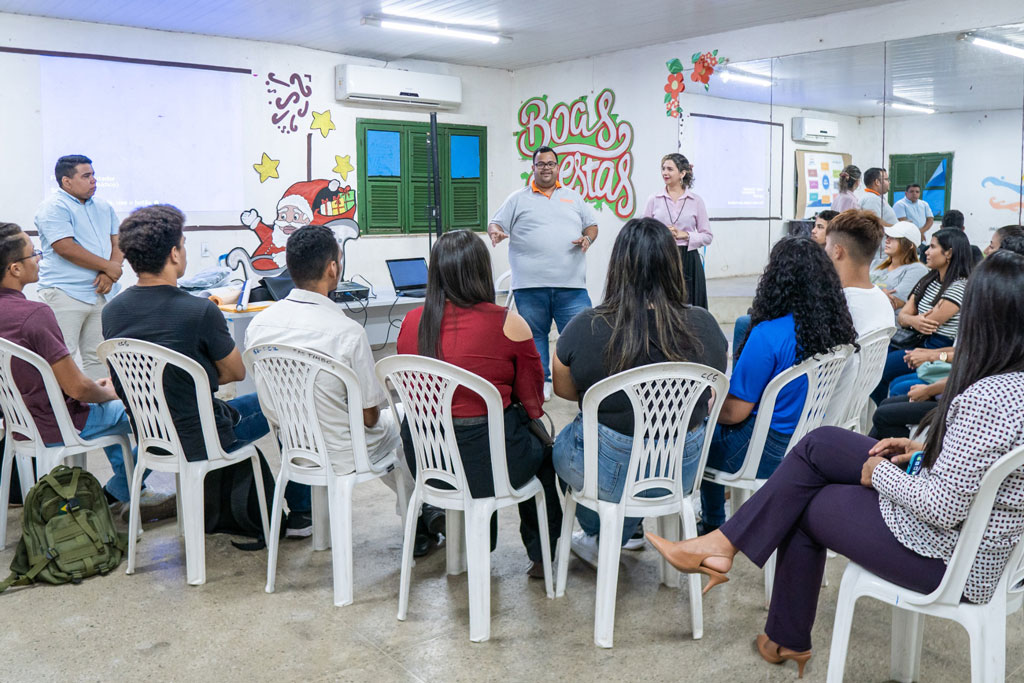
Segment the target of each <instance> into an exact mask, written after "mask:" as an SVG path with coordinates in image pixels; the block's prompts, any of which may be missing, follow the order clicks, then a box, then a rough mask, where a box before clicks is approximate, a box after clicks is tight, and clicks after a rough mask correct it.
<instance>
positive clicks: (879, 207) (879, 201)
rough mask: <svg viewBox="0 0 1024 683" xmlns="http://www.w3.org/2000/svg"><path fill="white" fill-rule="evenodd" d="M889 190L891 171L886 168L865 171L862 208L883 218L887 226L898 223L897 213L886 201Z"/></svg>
mask: <svg viewBox="0 0 1024 683" xmlns="http://www.w3.org/2000/svg"><path fill="white" fill-rule="evenodd" d="M888 192H889V173H888V172H887V171H886V170H885V169H884V168H869V169H868V170H866V171H864V196H863V197H862V198H861V200H860V208H861V209H863V210H865V211H870V212H871V213H873V214H875V215H876V216H878V217H879V218H881V219H882V225H883V226H885V227H889V226H890V225H896V214H895V213H893V210H892V207H891V206H889V202H887V201H885V195H886V194H887V193H888Z"/></svg>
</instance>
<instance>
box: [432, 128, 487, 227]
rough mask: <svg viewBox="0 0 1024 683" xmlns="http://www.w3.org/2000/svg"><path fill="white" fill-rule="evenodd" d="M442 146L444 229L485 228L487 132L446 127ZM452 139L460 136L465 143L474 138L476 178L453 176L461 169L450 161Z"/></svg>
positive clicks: (482, 129) (454, 162) (483, 129)
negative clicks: (443, 162)
mask: <svg viewBox="0 0 1024 683" xmlns="http://www.w3.org/2000/svg"><path fill="white" fill-rule="evenodd" d="M444 132H445V136H444V138H443V144H442V151H443V154H442V158H443V159H444V160H445V164H444V167H443V168H442V178H443V180H444V183H445V188H446V190H447V191H446V192H445V196H444V199H443V202H442V206H443V207H444V210H443V213H444V219H445V228H446V229H450V230H460V229H468V230H486V229H487V215H488V214H487V173H486V169H487V137H486V136H487V130H486V128H483V127H481V126H445V129H444ZM452 136H459V138H460V139H461V140H462V141H463V142H465V141H468V140H472V139H475V140H476V144H477V149H476V151H477V154H478V155H479V168H478V169H477V173H476V177H458V178H456V177H453V172H454V170H455V169H457V168H459V167H460V164H459V163H458V160H453V159H452V158H451V153H452V147H451V143H452Z"/></svg>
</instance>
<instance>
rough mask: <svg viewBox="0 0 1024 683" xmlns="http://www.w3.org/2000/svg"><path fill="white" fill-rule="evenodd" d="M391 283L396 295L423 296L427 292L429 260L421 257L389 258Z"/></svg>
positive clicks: (387, 261)
mask: <svg viewBox="0 0 1024 683" xmlns="http://www.w3.org/2000/svg"><path fill="white" fill-rule="evenodd" d="M385 263H387V265H388V273H390V274H391V284H393V285H394V286H395V295H396V296H411V297H423V296H426V294H427V260H426V259H424V258H423V257H420V258H398V259H387V260H386V261H385Z"/></svg>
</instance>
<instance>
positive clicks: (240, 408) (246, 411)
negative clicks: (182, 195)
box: [103, 205, 312, 537]
mask: <svg viewBox="0 0 1024 683" xmlns="http://www.w3.org/2000/svg"><path fill="white" fill-rule="evenodd" d="M184 224H185V216H184V214H182V213H181V211H179V210H178V209H176V208H175V207H173V206H168V205H156V206H147V207H145V208H142V209H138V210H136V211H134V212H132V214H131V215H130V216H129V217H128V218H126V219H125V220H124V222H122V223H121V228H120V231H119V234H118V244H119V245H120V247H121V250H122V251H123V252H124V255H125V258H126V259H127V260H128V263H130V264H131V266H132V269H133V270H134V271H135V273H136V274H137V275H138V276H139V281H138V283H137V284H136V285H135V286H133V287H129V288H128V289H126V290H124V291H123V292H122V293H121V294H119V295H118V296H116V297H114V299H113V300H112V301H110V302H109V303H108V304H107V305H106V307H104V309H103V338H104V339H113V338H115V337H126V338H129V339H140V340H142V341H147V342H152V343H154V344H159V345H160V346H164V347H166V348H168V349H171V350H172V351H177V352H178V353H180V354H182V355H185V356H188V357H189V358H192V359H193V360H195V361H197V362H198V363H199V364H200V365H201V366H202V367H203V370H205V371H206V375H207V376H208V377H209V380H210V393H211V394H212V393H214V392H216V391H217V388H218V387H219V385H220V384H222V383H227V382H236V381H239V380H242V379H245V366H244V365H243V364H242V355H241V353H239V351H238V349H237V348H236V347H235V342H234V339H232V337H231V335H230V334H229V333H228V326H227V321H226V320H225V319H224V314H223V313H221V311H220V309H219V308H217V306H216V305H214V303H213V302H212V301H210V300H209V299H203V298H199V297H195V296H192V295H191V294H188V293H186V292H185V291H183V290H180V289H178V278H180V277H181V276H183V275H184V274H185V260H186V255H185V236H184V234H183V233H182V227H183V226H184ZM114 382H115V386H116V388H117V390H118V394H119V395H121V397H122V399H123V398H124V396H123V394H122V392H121V388H120V385H119V384H118V383H117V379H116V377H115V378H114ZM195 392H196V388H195V385H194V383H193V382H192V379H191V378H190V377H189V376H188V375H186V374H185V373H184V372H182V371H180V370H178V369H176V368H168V370H167V372H166V374H165V376H164V393H165V395H166V398H167V403H168V405H169V407H170V411H171V418H172V419H173V420H174V425H175V427H176V428H177V430H178V437H179V438H180V439H181V445H182V447H183V449H184V451H185V459H186V460H204V459H206V458H207V457H208V455H207V453H206V446H205V444H204V443H203V434H202V429H201V427H200V424H199V409H198V406H197V405H196V402H195V395H196V393H195ZM213 409H214V410H213V412H214V416H215V418H216V422H217V435H218V436H219V437H220V443H221V446H223V447H224V449H225V450H227V451H232V450H236V449H238V448H241V447H242V446H244V445H246V444H248V443H251V442H253V441H255V440H256V439H258V438H260V437H262V436H264V435H266V434H267V433H269V431H270V427H269V425H268V424H267V420H266V418H265V417H263V413H262V412H261V411H260V404H259V401H258V400H257V398H256V394H255V393H253V394H246V395H245V396H239V397H238V398H235V399H233V400H231V401H221V400H220V399H217V398H214V399H213ZM285 499H286V500H287V501H288V508H289V510H290V514H289V517H288V523H287V525H286V535H288V536H290V537H301V536H309V535H310V534H311V533H312V519H311V516H310V511H311V501H310V490H309V487H308V486H305V485H299V484H295V483H294V482H289V484H288V487H287V489H286V490H285Z"/></svg>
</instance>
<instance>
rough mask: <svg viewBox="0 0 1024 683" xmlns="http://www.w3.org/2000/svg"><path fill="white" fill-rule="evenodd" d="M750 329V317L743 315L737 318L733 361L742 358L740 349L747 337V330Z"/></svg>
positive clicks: (734, 330)
mask: <svg viewBox="0 0 1024 683" xmlns="http://www.w3.org/2000/svg"><path fill="white" fill-rule="evenodd" d="M749 329H750V316H749V315H741V316H740V317H738V318H736V324H735V325H734V326H733V328H732V357H733V360H735V359H737V358H739V357H740V353H739V348H740V344H742V343H743V340H744V339H745V338H746V336H747V330H749Z"/></svg>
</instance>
